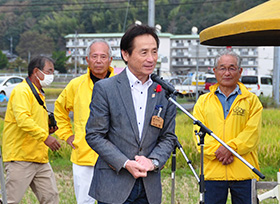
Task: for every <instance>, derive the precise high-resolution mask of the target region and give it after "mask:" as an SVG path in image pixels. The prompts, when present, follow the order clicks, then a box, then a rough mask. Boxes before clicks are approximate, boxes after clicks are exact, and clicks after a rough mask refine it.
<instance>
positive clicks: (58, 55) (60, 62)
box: [52, 51, 70, 73]
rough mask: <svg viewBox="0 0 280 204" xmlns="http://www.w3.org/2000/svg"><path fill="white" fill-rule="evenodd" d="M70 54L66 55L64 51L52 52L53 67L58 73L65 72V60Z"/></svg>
mask: <svg viewBox="0 0 280 204" xmlns="http://www.w3.org/2000/svg"><path fill="white" fill-rule="evenodd" d="M69 58H70V56H68V57H67V56H66V52H65V51H54V52H53V53H52V59H53V60H54V61H55V64H54V69H55V70H57V71H59V72H60V73H67V70H66V62H67V60H68V59H69Z"/></svg>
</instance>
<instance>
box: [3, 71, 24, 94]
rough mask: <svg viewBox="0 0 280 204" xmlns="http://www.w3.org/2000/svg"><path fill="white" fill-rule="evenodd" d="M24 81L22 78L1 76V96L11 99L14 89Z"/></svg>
mask: <svg viewBox="0 0 280 204" xmlns="http://www.w3.org/2000/svg"><path fill="white" fill-rule="evenodd" d="M23 80H24V78H22V77H20V76H0V94H3V95H5V96H7V97H8V98H9V97H10V95H11V92H12V90H13V88H14V87H15V86H16V85H18V84H19V83H20V82H22V81H23Z"/></svg>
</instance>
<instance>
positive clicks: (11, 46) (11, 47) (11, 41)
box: [10, 36, 13, 59]
mask: <svg viewBox="0 0 280 204" xmlns="http://www.w3.org/2000/svg"><path fill="white" fill-rule="evenodd" d="M10 54H11V59H12V58H13V37H12V36H11V37H10Z"/></svg>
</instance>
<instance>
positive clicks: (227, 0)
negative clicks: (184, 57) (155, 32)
mask: <svg viewBox="0 0 280 204" xmlns="http://www.w3.org/2000/svg"><path fill="white" fill-rule="evenodd" d="M229 1H237V0H213V1H206V2H205V1H199V2H183V3H168V4H157V3H156V7H166V6H181V5H189V4H199V5H201V4H202V3H207V4H208V3H210V4H212V3H221V2H229ZM134 2H143V0H140V1H134ZM109 3H110V4H119V3H127V1H112V2H106V4H109ZM63 5H97V6H103V5H105V4H104V3H103V2H79V3H53V4H33V5H32V4H29V5H18V4H16V5H2V6H0V8H1V7H16V8H18V7H25V8H30V10H25V12H26V11H33V10H31V9H32V8H31V7H34V6H42V7H45V6H48V7H50V6H63ZM130 7H132V5H131V6H130ZM133 7H134V8H142V7H147V6H144V5H133ZM126 8H127V6H117V7H113V9H126ZM107 9H112V7H103V8H100V7H98V8H97V7H96V8H93V7H91V8H87V7H84V8H73V9H63V8H53V9H43V10H38V9H36V11H37V12H53V11H62V12H69V11H82V10H107ZM17 11H18V10H17ZM1 12H2V13H8V12H13V11H12V10H7V11H5V10H2V11H1Z"/></svg>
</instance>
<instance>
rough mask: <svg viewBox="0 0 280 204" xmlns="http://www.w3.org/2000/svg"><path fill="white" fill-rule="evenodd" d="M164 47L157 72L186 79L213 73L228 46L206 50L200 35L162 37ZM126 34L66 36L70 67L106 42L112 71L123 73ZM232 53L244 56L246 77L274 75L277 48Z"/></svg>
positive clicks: (245, 48) (161, 50)
mask: <svg viewBox="0 0 280 204" xmlns="http://www.w3.org/2000/svg"><path fill="white" fill-rule="evenodd" d="M158 35H159V39H160V46H159V51H158V53H159V58H158V63H157V66H156V72H157V73H158V74H159V75H161V76H163V77H168V76H174V75H186V74H188V73H189V72H195V71H196V70H199V71H200V72H208V71H211V69H212V68H213V65H214V58H215V56H216V55H217V53H218V52H220V51H221V50H223V49H227V47H225V46H204V45H200V43H199V35H197V34H195V35H173V34H170V33H159V34H158ZM122 36H123V33H99V34H96V33H94V34H69V35H67V36H65V39H66V49H67V56H70V55H71V58H70V59H69V63H73V62H75V60H76V62H77V66H78V67H79V65H82V64H83V65H86V64H87V63H86V60H85V57H86V47H87V45H88V43H89V42H90V41H92V40H94V39H98V38H103V39H105V40H107V41H108V42H109V44H110V45H111V47H112V50H113V62H112V64H111V65H112V67H114V68H115V69H116V70H121V69H123V68H124V67H125V64H124V62H123V61H122V59H121V52H120V40H121V37H122ZM230 49H232V50H233V51H235V52H236V53H238V54H239V55H240V56H242V64H241V65H242V67H243V69H244V71H243V73H245V74H272V70H273V54H274V53H273V50H274V49H273V47H254V46H246V47H245V46H243V47H241V46H240V47H238V46H233V47H231V48H230Z"/></svg>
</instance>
